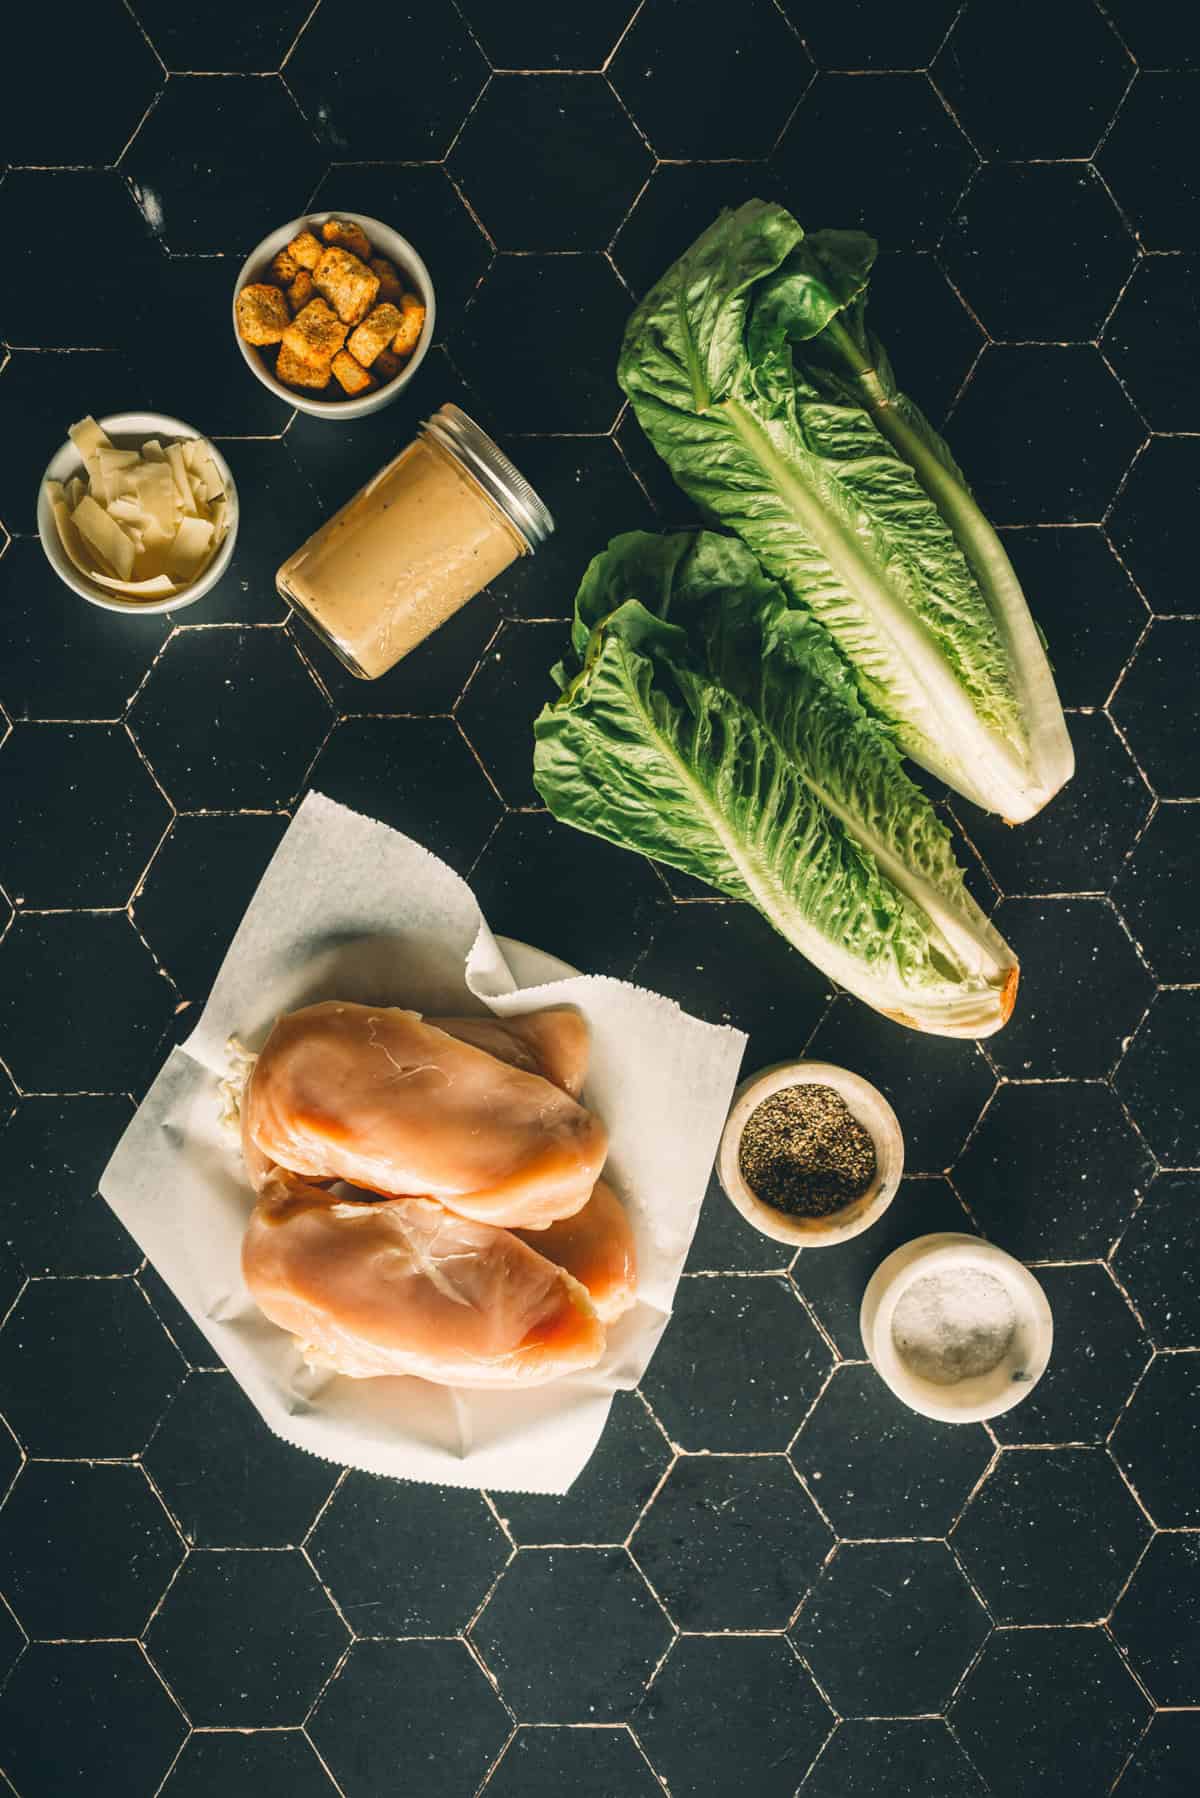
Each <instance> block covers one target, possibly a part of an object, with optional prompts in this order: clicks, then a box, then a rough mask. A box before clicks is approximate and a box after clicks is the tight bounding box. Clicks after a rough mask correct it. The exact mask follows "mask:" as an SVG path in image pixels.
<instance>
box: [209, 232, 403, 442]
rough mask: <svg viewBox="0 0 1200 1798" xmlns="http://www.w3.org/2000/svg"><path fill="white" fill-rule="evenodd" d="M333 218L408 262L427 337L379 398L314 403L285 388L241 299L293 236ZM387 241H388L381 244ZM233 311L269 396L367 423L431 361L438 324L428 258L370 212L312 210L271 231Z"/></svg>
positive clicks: (254, 254)
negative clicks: (248, 325)
mask: <svg viewBox="0 0 1200 1798" xmlns="http://www.w3.org/2000/svg"><path fill="white" fill-rule="evenodd" d="M327 219H346V220H348V221H349V222H350V223H351V224H354V225H361V227H362V229H363V230H364V231H365V232H366V234H367V236H368V237H370V238H371V240H372V248H375V249H378V250H379V251H380V252H381V253H383V254H384V255H386V256H387V257H388V258H389V260H390V261H393V262H399V263H402V264H403V265H404V268H405V271H406V272H407V273H409V274H411V275H413V276H414V278H415V283H416V286H417V288H418V289H419V291H420V294H421V299H422V301H423V302H424V306H425V323H424V325H423V326H422V329H421V335H420V337H419V338H418V339H417V347H416V349H415V350H414V351H413V353H412V355H411V356H410V357H409V359H408V362H407V363H406V365H405V366H404V368H403V369H401V371H400V373H399V374H398V375H395V376H394V377H393V378H392V380H390V381H385V382H384V383H383V384H382V386H380V387H377V388H376V389H375V391H374V392H373V393H362V394H359V395H358V396H357V398H353V399H351V398H343V399H340V400H321V399H315V398H313V399H310V398H309V397H308V395H306V394H303V393H298V392H297V391H296V389H295V388H293V387H285V386H284V384H283V382H282V381H277V380H276V378H275V376H274V375H273V374H272V373H271V371H270V369H268V368H267V367H266V365H265V364H264V362H263V359H262V357H261V356H260V355H259V354H258V352H257V348H256V346H255V345H254V344H251V343H247V342H246V340H245V338H244V337H243V336H242V334H241V332H240V331H239V330H238V322H237V298H238V295H239V293H241V291H242V289H243V287H245V286H246V285H247V284H248V283H249V282H250V281H252V280H253V279H254V278H255V275H256V274H257V273H258V271H259V270H260V269H261V268H262V266H263V265H264V264H265V263H267V262H269V261H270V259H271V257H272V256H274V255H276V254H277V253H278V252H279V251H280V250H282V249H283V248H285V246H286V245H287V244H289V243H290V242H291V240H292V238H293V237H297V236H298V235H299V233H300V232H301V231H304V230H308V229H309V228H311V226H313V225H314V224H316V225H323V224H324V223H325V221H326V220H327ZM381 239H386V240H388V241H386V242H385V241H380V240H381ZM229 309H230V316H231V318H232V320H233V335H234V340H235V342H236V343H237V346H238V349H239V351H240V352H241V356H242V360H243V362H245V364H246V366H247V367H248V368H249V370H250V372H251V373H252V374H253V375H254V376H256V378H257V379H258V380H260V381H261V382H262V384H263V386H264V387H265V388H266V389H267V390H268V392H270V393H273V394H274V395H275V397H276V398H277V399H281V400H283V401H284V403H285V404H286V405H289V406H293V407H295V409H296V410H297V411H299V412H305V413H307V414H308V416H309V417H310V418H327V419H334V420H336V419H351V418H363V417H364V416H365V415H366V414H367V413H369V412H378V411H381V410H382V408H383V407H384V406H389V405H390V404H391V403H392V401H393V400H394V399H398V398H399V396H400V394H402V393H403V392H404V389H405V388H406V387H407V386H408V384H409V382H410V381H411V380H412V378H413V376H414V375H415V374H416V372H417V370H418V368H420V366H421V364H422V362H423V361H424V360H425V357H426V354H427V353H428V351H429V348H430V345H431V344H432V342H433V331H434V325H435V322H436V319H437V295H436V293H435V290H434V285H433V277H432V275H431V274H430V273H429V269H428V267H427V265H426V263H425V259H424V257H423V256H422V255H421V253H420V251H419V250H418V249H417V248H416V246H415V245H414V244H411V243H410V242H409V240H408V238H407V237H405V236H404V235H403V234H402V233H401V232H399V231H397V230H396V229H395V228H394V226H392V225H389V224H387V223H386V221H385V220H383V219H378V218H372V217H371V215H370V214H369V213H366V212H347V211H345V210H344V209H341V210H332V209H329V208H325V209H322V208H320V207H314V208H313V209H312V211H310V212H303V213H301V214H300V215H299V216H298V217H297V218H294V219H292V220H290V221H289V223H288V224H286V225H279V226H278V227H277V228H276V229H275V230H274V231H268V232H267V235H266V236H265V237H264V238H263V239H262V240H261V242H260V243H258V244H257V245H256V246H255V248H254V249H253V250H251V252H250V254H249V255H248V256H247V257H246V260H245V261H244V262H243V263H242V266H241V268H240V269H239V270H238V273H237V277H236V279H235V281H234V284H233V293H232V295H231V297H230V302H229Z"/></svg>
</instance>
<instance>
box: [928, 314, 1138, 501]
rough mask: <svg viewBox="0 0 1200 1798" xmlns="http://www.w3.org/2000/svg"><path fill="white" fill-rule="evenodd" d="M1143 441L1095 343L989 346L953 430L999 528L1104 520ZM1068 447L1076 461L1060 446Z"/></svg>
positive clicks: (957, 412) (960, 456)
mask: <svg viewBox="0 0 1200 1798" xmlns="http://www.w3.org/2000/svg"><path fill="white" fill-rule="evenodd" d="M1143 436H1144V433H1143V431H1142V427H1141V424H1140V423H1139V421H1138V419H1137V417H1136V415H1135V414H1134V412H1133V409H1132V407H1131V406H1130V404H1129V401H1128V400H1127V399H1126V397H1125V395H1124V393H1123V392H1122V390H1121V387H1120V385H1119V384H1118V382H1117V380H1116V378H1115V377H1114V376H1113V374H1112V373H1111V372H1110V370H1109V369H1108V368H1107V367H1106V366H1105V364H1104V363H1103V362H1102V361H1101V359H1100V356H1099V354H1098V352H1097V351H1096V350H1094V349H1093V348H1092V347H1091V345H1090V344H1022V345H1013V344H1001V345H995V344H993V345H989V347H988V348H987V349H986V350H985V351H984V353H983V355H982V356H981V357H980V359H979V362H978V364H977V365H976V368H975V372H974V374H973V375H972V376H971V379H970V381H969V382H968V383H967V387H966V391H965V392H964V394H963V396H962V398H961V399H960V400H959V402H958V404H957V406H956V407H955V410H954V417H953V420H952V422H951V426H950V438H951V447H952V449H953V450H954V453H955V455H956V456H957V457H958V459H959V461H960V462H961V463H962V464H963V466H964V467H965V468H966V470H967V473H968V476H969V478H970V480H971V484H972V487H973V488H974V491H975V493H976V495H977V497H978V499H979V503H980V505H981V506H983V508H984V510H985V511H986V512H987V514H988V517H989V518H990V519H991V520H992V521H993V523H995V524H1088V523H1095V522H1097V521H1098V520H1099V519H1100V518H1102V517H1103V515H1104V513H1105V511H1106V510H1107V508H1108V502H1109V501H1110V500H1111V498H1112V496H1113V494H1114V493H1115V492H1116V490H1117V487H1118V485H1119V483H1120V480H1121V476H1122V475H1123V474H1124V472H1125V470H1126V469H1127V468H1128V466H1129V464H1130V462H1131V461H1132V460H1133V457H1134V454H1135V452H1136V450H1137V448H1138V445H1139V444H1140V443H1141V442H1142V439H1143ZM1066 442H1069V443H1070V444H1071V454H1070V455H1069V456H1063V455H1062V454H1061V453H1059V450H1058V448H1057V447H1056V446H1058V445H1061V444H1063V443H1066Z"/></svg>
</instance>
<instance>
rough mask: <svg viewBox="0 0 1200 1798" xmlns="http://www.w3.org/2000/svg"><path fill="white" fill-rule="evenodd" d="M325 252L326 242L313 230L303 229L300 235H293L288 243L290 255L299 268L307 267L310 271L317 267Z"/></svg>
mask: <svg viewBox="0 0 1200 1798" xmlns="http://www.w3.org/2000/svg"><path fill="white" fill-rule="evenodd" d="M324 252H325V246H324V244H323V243H322V242H321V240H320V238H319V237H314V236H313V234H312V232H311V231H301V233H300V235H299V237H293V239H292V241H291V243H290V244H289V245H288V255H289V256H290V257H291V259H292V261H293V262H294V263H295V264H296V266H297V268H306V269H308V270H309V271H310V272H311V271H312V270H313V269H314V268H316V266H317V264H318V262H320V260H321V257H322V256H323V255H324Z"/></svg>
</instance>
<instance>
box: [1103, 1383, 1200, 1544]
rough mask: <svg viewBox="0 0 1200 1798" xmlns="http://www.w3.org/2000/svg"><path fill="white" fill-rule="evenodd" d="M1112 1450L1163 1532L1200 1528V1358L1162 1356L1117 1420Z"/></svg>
mask: <svg viewBox="0 0 1200 1798" xmlns="http://www.w3.org/2000/svg"><path fill="white" fill-rule="evenodd" d="M1112 1451H1113V1454H1114V1455H1115V1456H1116V1458H1117V1460H1118V1461H1119V1462H1120V1464H1121V1466H1122V1467H1123V1468H1124V1469H1125V1472H1126V1473H1127V1474H1128V1475H1129V1478H1130V1481H1131V1482H1132V1484H1133V1487H1134V1490H1135V1491H1136V1492H1137V1495H1138V1497H1139V1498H1140V1499H1141V1501H1142V1503H1143V1504H1144V1505H1145V1507H1146V1509H1147V1510H1148V1511H1149V1513H1150V1515H1151V1517H1153V1519H1154V1521H1155V1523H1156V1524H1157V1525H1158V1527H1159V1529H1179V1528H1188V1529H1190V1528H1192V1527H1193V1526H1194V1525H1196V1524H1200V1490H1198V1489H1197V1486H1196V1481H1195V1478H1194V1477H1193V1470H1194V1466H1195V1459H1196V1455H1197V1453H1200V1355H1197V1354H1191V1353H1185V1354H1166V1355H1157V1356H1155V1358H1154V1360H1153V1361H1152V1362H1151V1363H1150V1367H1149V1370H1148V1372H1147V1374H1146V1377H1145V1379H1144V1380H1143V1381H1142V1383H1141V1385H1140V1386H1139V1387H1138V1389H1137V1391H1136V1392H1135V1393H1134V1395H1133V1398H1132V1399H1131V1401H1130V1403H1129V1407H1128V1409H1127V1410H1126V1411H1125V1412H1124V1413H1123V1415H1122V1416H1121V1418H1120V1419H1119V1420H1118V1423H1117V1427H1116V1429H1115V1430H1114V1432H1113V1436H1112Z"/></svg>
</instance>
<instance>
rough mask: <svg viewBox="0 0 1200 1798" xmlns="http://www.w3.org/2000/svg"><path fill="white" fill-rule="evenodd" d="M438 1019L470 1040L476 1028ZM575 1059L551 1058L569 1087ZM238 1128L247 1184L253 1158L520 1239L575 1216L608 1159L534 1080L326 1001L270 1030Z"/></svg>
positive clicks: (586, 1120) (371, 1010)
mask: <svg viewBox="0 0 1200 1798" xmlns="http://www.w3.org/2000/svg"><path fill="white" fill-rule="evenodd" d="M447 1022H448V1023H449V1024H452V1025H453V1026H454V1029H455V1031H456V1032H457V1031H460V1030H461V1029H462V1028H463V1027H464V1026H466V1027H468V1028H469V1029H470V1030H471V1031H472V1033H477V1032H478V1031H479V1030H480V1027H481V1026H482V1025H483V1024H486V1023H487V1022H488V1020H475V1019H466V1020H459V1019H452V1020H447ZM522 1022H525V1023H528V1022H529V1020H522ZM580 1022H581V1021H580ZM507 1028H508V1029H509V1031H510V1034H509V1037H508V1041H509V1043H510V1044H511V1043H512V1040H513V1039H512V1036H511V1027H507ZM563 1041H564V1042H565V1041H566V1036H565V1032H564V1037H563ZM526 1046H528V1045H526ZM578 1060H579V1051H578V1049H576V1051H575V1054H574V1057H572V1056H571V1055H569V1054H567V1053H566V1051H565V1049H563V1050H562V1052H561V1053H560V1054H559V1056H558V1057H557V1059H556V1060H555V1065H556V1068H557V1071H558V1072H559V1073H560V1075H561V1076H562V1077H564V1078H566V1077H568V1075H569V1076H570V1077H572V1078H574V1077H575V1072H574V1069H575V1068H576V1067H577V1064H578ZM243 1129H244V1133H245V1140H246V1141H247V1143H248V1144H249V1145H250V1148H249V1151H248V1154H247V1161H248V1164H249V1165H250V1167H251V1174H252V1177H253V1176H254V1174H255V1162H257V1163H258V1164H259V1177H260V1178H261V1177H262V1174H263V1172H264V1171H265V1170H264V1169H263V1168H262V1163H263V1161H264V1159H265V1161H266V1162H274V1163H276V1164H277V1165H278V1166H280V1167H283V1168H288V1169H290V1170H291V1171H292V1172H294V1173H297V1174H304V1175H307V1176H308V1177H309V1178H310V1179H317V1180H320V1179H332V1180H347V1181H349V1182H350V1183H351V1184H352V1185H355V1186H362V1187H366V1188H367V1189H368V1190H370V1191H372V1192H378V1193H384V1194H388V1195H403V1194H409V1193H416V1194H423V1195H425V1194H427V1195H429V1196H430V1197H433V1198H438V1199H441V1200H442V1202H443V1203H444V1204H446V1205H448V1206H450V1207H452V1208H453V1209H454V1210H455V1211H457V1212H459V1213H460V1214H461V1215H463V1216H464V1217H470V1218H475V1219H477V1220H479V1221H480V1222H484V1223H492V1224H501V1225H505V1226H512V1227H517V1226H521V1227H524V1228H526V1229H542V1228H544V1227H545V1226H546V1225H547V1224H551V1223H554V1222H555V1221H556V1220H557V1219H559V1218H564V1217H570V1216H571V1215H572V1213H574V1212H576V1211H579V1210H580V1209H581V1208H582V1207H583V1206H584V1205H585V1204H586V1203H587V1201H588V1199H589V1197H590V1196H591V1193H592V1189H593V1188H594V1186H595V1184H596V1181H597V1180H598V1179H599V1177H600V1170H601V1168H602V1167H603V1166H604V1160H605V1157H606V1155H607V1153H608V1135H607V1132H606V1131H605V1129H604V1126H603V1124H601V1123H600V1121H599V1119H598V1118H595V1117H593V1116H592V1114H591V1113H590V1112H589V1111H586V1110H585V1109H584V1108H583V1107H582V1106H581V1105H579V1104H577V1103H576V1102H575V1100H574V1099H573V1098H572V1097H571V1096H570V1094H569V1093H566V1092H563V1091H562V1090H561V1089H560V1088H559V1087H557V1086H555V1085H552V1084H551V1082H550V1081H549V1080H548V1079H545V1078H543V1076H542V1075H541V1074H537V1073H533V1072H530V1071H527V1070H526V1069H525V1068H523V1067H518V1066H513V1065H512V1064H511V1063H510V1062H508V1061H502V1060H498V1059H497V1058H496V1056H494V1055H491V1054H489V1053H487V1052H486V1051H485V1050H484V1049H483V1048H477V1047H476V1046H475V1045H474V1044H473V1043H471V1042H467V1041H464V1040H463V1038H462V1036H461V1035H460V1034H452V1033H451V1031H449V1030H442V1029H439V1028H438V1027H437V1026H436V1025H435V1024H433V1023H431V1022H428V1021H425V1020H423V1019H422V1018H421V1017H420V1016H419V1015H418V1013H416V1012H412V1011H402V1010H400V1009H398V1008H397V1007H394V1006H368V1005H351V1004H343V1003H341V1002H340V1001H337V1000H330V1001H327V1002H326V1003H324V1004H321V1005H310V1006H307V1007H305V1008H304V1009H303V1010H302V1011H295V1012H291V1013H290V1014H288V1015H287V1016H285V1017H282V1018H280V1019H279V1021H278V1022H277V1023H276V1025H275V1028H274V1029H273V1030H272V1032H271V1034H270V1036H269V1037H268V1039H267V1042H266V1045H265V1047H264V1048H263V1051H262V1054H261V1055H260V1056H259V1058H258V1061H257V1063H256V1064H255V1068H254V1072H253V1074H252V1075H251V1077H250V1082H249V1085H248V1087H247V1090H246V1097H245V1104H244V1112H243ZM254 1151H257V1156H256V1155H255V1153H254Z"/></svg>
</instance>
